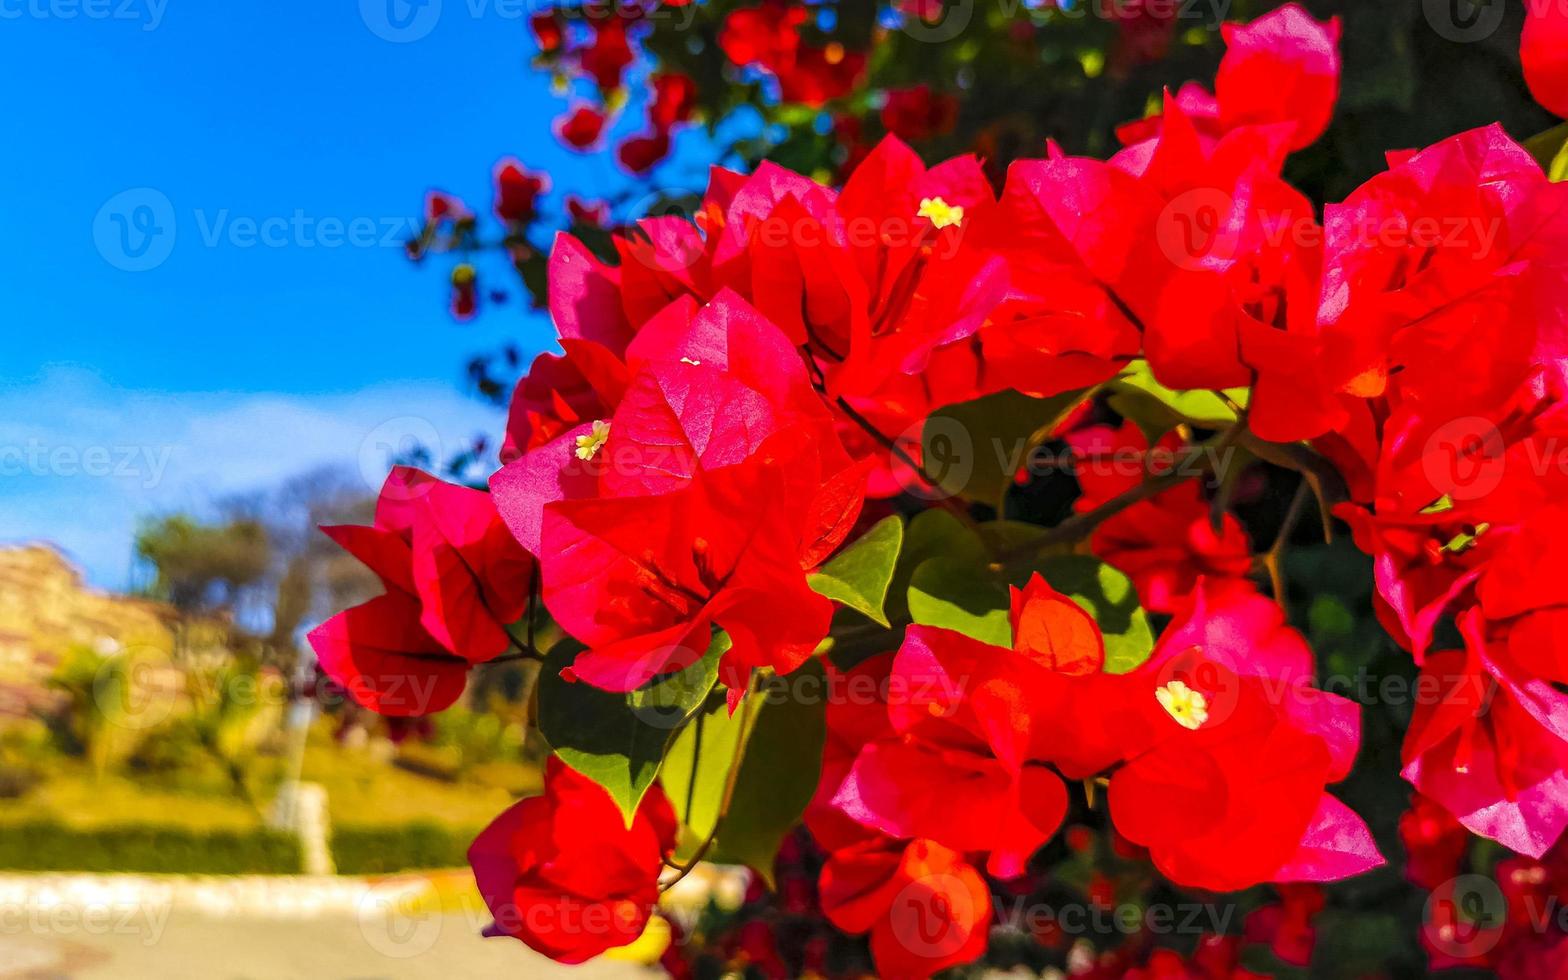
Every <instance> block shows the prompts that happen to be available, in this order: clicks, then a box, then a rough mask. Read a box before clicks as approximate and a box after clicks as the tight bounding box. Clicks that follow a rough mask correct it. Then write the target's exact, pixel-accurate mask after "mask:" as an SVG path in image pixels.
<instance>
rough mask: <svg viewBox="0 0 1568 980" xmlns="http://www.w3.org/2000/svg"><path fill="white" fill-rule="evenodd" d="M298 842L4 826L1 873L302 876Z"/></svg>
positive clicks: (271, 836) (258, 835)
mask: <svg viewBox="0 0 1568 980" xmlns="http://www.w3.org/2000/svg"><path fill="white" fill-rule="evenodd" d="M301 867H302V860H301V857H300V848H299V841H298V840H297V839H296V838H295V837H294V836H293V835H292V834H287V833H282V832H279V831H275V830H266V829H256V830H243V831H235V830H207V831H195V830H187V829H183V828H172V827H158V826H141V825H134V824H127V825H124V826H119V827H98V828H94V829H92V830H77V829H73V828H71V827H65V826H62V825H60V824H57V823H48V822H29V823H16V824H5V825H3V826H0V869H6V870H10V871H128V872H141V873H145V874H298V873H299V871H300V869H301Z"/></svg>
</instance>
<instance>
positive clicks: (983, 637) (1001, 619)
mask: <svg viewBox="0 0 1568 980" xmlns="http://www.w3.org/2000/svg"><path fill="white" fill-rule="evenodd" d="M1007 607H1008V597H1007V588H1006V584H1005V583H1004V582H1003V581H1002V580H1001V579H1000V578H999V577H998V576H996V575H995V574H993V573H991V572H989V571H988V570H987V569H986V568H985V566H983V565H976V564H973V563H971V562H966V561H963V560H962V559H955V558H931V559H929V560H927V561H924V562H921V564H920V567H919V568H917V569H915V575H914V578H912V579H911V580H910V582H909V615H910V617H911V618H912V619H914V621H915V622H916V623H919V624H920V625H922V626H940V627H941V628H942V629H948V630H956V631H957V632H959V633H963V634H964V635H965V636H971V637H974V638H975V639H977V640H979V641H981V642H982V643H990V644H992V645H993V646H999V647H1011V646H1012V645H1013V630H1012V626H1011V624H1010V623H1009V622H1008V618H1007Z"/></svg>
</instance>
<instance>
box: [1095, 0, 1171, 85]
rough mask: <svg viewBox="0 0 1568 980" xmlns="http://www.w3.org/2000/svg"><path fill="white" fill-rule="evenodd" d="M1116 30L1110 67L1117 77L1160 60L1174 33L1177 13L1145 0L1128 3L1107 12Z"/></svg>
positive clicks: (1167, 48) (1134, 0)
mask: <svg viewBox="0 0 1568 980" xmlns="http://www.w3.org/2000/svg"><path fill="white" fill-rule="evenodd" d="M1111 10H1112V11H1113V12H1114V13H1113V16H1114V17H1115V19H1116V27H1117V30H1118V33H1117V36H1116V46H1115V48H1113V49H1112V52H1111V65H1112V68H1113V70H1115V71H1116V72H1117V73H1118V74H1125V73H1126V72H1127V70H1128V69H1130V68H1134V67H1136V66H1138V65H1147V64H1151V63H1153V62H1156V61H1159V60H1160V59H1161V58H1164V57H1165V55H1166V53H1167V52H1168V51H1169V50H1170V46H1171V35H1172V34H1174V33H1175V31H1176V21H1177V16H1176V15H1177V10H1176V8H1174V7H1171V6H1170V5H1168V4H1162V3H1158V2H1149V0H1128V2H1126V3H1118V4H1116V5H1115V6H1113V7H1112V8H1111Z"/></svg>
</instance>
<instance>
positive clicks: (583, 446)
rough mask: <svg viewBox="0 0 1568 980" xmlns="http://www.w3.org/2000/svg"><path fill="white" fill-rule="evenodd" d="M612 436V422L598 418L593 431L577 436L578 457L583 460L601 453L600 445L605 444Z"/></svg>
mask: <svg viewBox="0 0 1568 980" xmlns="http://www.w3.org/2000/svg"><path fill="white" fill-rule="evenodd" d="M609 438H610V423H608V422H606V421H605V420H604V419H598V420H596V421H595V422H594V424H593V431H592V432H590V433H588V434H587V435H581V436H578V437H577V458H578V459H581V460H589V459H593V458H594V457H595V456H597V455H598V454H599V447H600V446H603V445H604V443H605V440H606V439H609Z"/></svg>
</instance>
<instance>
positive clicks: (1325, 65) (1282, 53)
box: [1119, 3, 1340, 150]
mask: <svg viewBox="0 0 1568 980" xmlns="http://www.w3.org/2000/svg"><path fill="white" fill-rule="evenodd" d="M1221 32H1222V33H1223V35H1224V38H1225V56H1224V57H1223V58H1222V59H1221V60H1220V68H1219V73H1218V74H1217V75H1216V76H1215V79H1214V95H1213V96H1210V95H1209V94H1208V93H1207V92H1206V91H1204V90H1203V89H1202V88H1201V87H1200V86H1196V85H1190V86H1187V87H1184V88H1183V89H1182V92H1181V105H1182V108H1183V109H1184V110H1186V111H1187V112H1189V113H1190V114H1191V117H1192V119H1193V121H1194V123H1195V124H1196V125H1197V126H1198V127H1199V128H1200V130H1201V131H1202V132H1203V133H1204V135H1205V136H1207V137H1209V138H1218V137H1220V136H1221V135H1223V134H1224V133H1226V132H1230V131H1233V130H1236V129H1239V128H1242V127H1246V126H1270V127H1275V126H1284V127H1285V128H1284V129H1283V133H1282V139H1283V142H1284V146H1285V148H1286V149H1288V150H1299V149H1301V148H1303V147H1305V146H1308V145H1310V144H1311V143H1313V142H1314V141H1316V140H1317V138H1318V137H1319V136H1321V135H1323V131H1324V130H1325V129H1326V128H1328V123H1329V119H1330V118H1331V117H1332V116H1333V113H1334V103H1335V102H1336V101H1337V100H1338V98H1339V73H1340V59H1339V18H1337V17H1333V18H1330V19H1329V20H1327V21H1318V20H1314V19H1313V18H1312V15H1311V14H1308V13H1307V12H1306V11H1305V10H1303V9H1302V8H1301V7H1300V6H1298V5H1297V4H1294V3H1289V4H1285V5H1284V6H1282V7H1280V8H1278V9H1276V10H1273V11H1270V12H1269V13H1267V14H1264V15H1263V16H1262V17H1259V18H1258V19H1257V20H1254V21H1252V22H1251V23H1249V24H1226V25H1224V26H1223V27H1222V28H1221ZM1169 108H1170V103H1169V102H1167V112H1168V111H1169ZM1159 127H1160V120H1159V117H1154V118H1153V119H1146V120H1143V121H1141V122H1139V123H1135V124H1132V125H1130V126H1126V127H1123V128H1122V130H1121V131H1120V133H1119V135H1120V136H1121V138H1122V140H1123V142H1125V143H1129V144H1131V143H1135V142H1139V141H1142V140H1146V139H1148V138H1150V137H1151V136H1153V135H1155V134H1156V133H1157V132H1158V131H1159Z"/></svg>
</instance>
